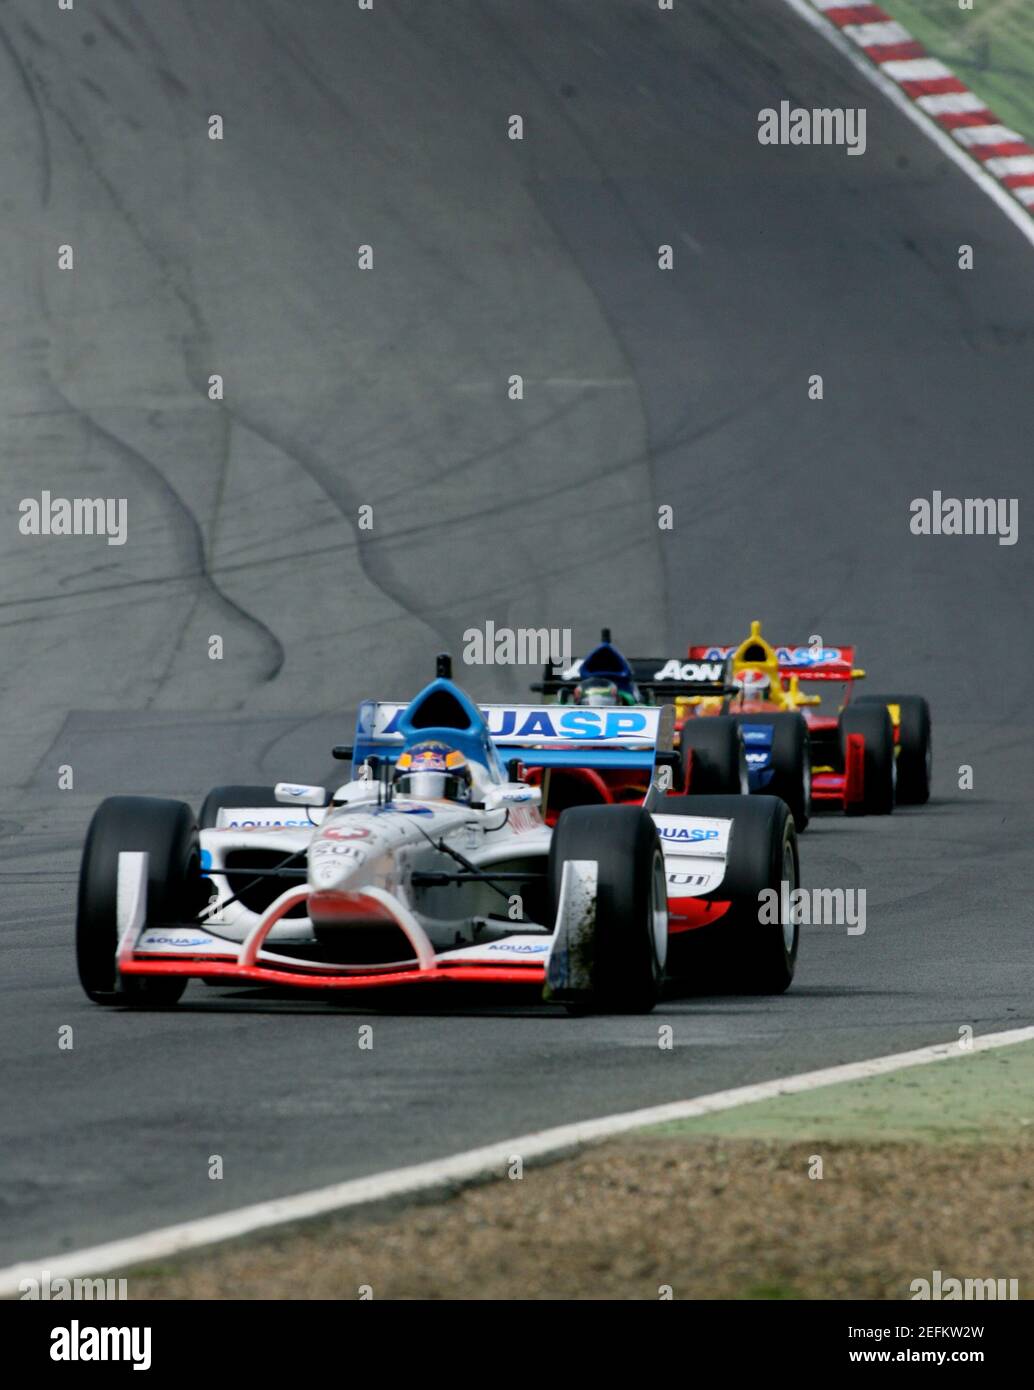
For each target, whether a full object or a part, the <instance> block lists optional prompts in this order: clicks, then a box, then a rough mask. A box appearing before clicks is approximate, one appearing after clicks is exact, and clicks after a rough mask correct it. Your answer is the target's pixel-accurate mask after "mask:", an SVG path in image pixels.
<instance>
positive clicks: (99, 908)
mask: <svg viewBox="0 0 1034 1390" xmlns="http://www.w3.org/2000/svg"><path fill="white" fill-rule="evenodd" d="M123 850H144V851H146V853H147V855H148V863H147V921H148V924H149V925H157V924H159V923H175V922H179V923H182V922H184V921H189V920H190V919H191V917H193V916H194V915H196V913H197V912H198V911H199V910H200V908H201V906H202V905H203V902H204V898H203V895H202V893H201V879H200V874H199V869H200V850H199V847H198V833H197V826H196V825H195V824H194V815H193V812H192V811H191V809H190V807H189V806H187V805H185V804H184V803H183V802H181V801H164V800H160V799H159V798H157V797H148V796H109V797H108V798H107V800H106V801H102V802H101V804H100V806H98V808H97V810H96V811H95V812H94V815H93V819H92V820H91V821H90V827H89V829H88V831H87V832H86V843H85V844H84V846H83V857H82V861H81V864H80V868H79V903H78V912H77V914H76V924H75V947H76V963H77V965H78V970H79V980H80V983H81V984H82V987H83V989H84V990H85V991H86V994H87V995H88V997H89V998H90V999H92V1000H93V1002H94V1003H95V1004H136V1005H149V1004H153V1005H163V1004H175V1003H176V1001H177V1000H178V999H179V998H180V996H181V995H182V993H183V991H184V990H185V989H186V987H187V981H186V979H179V978H176V977H175V976H172V977H169V978H165V979H163V978H161V977H154V978H153V979H148V978H146V977H144V976H139V975H133V976H125V977H123V976H121V975H119V973H118V970H117V968H116V952H117V950H118V915H117V908H118V857H119V854H120V853H121V852H122V851H123Z"/></svg>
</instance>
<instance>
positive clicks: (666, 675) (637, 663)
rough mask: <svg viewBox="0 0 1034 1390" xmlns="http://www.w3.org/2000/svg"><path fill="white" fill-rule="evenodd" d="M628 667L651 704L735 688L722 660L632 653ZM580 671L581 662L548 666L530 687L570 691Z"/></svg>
mask: <svg viewBox="0 0 1034 1390" xmlns="http://www.w3.org/2000/svg"><path fill="white" fill-rule="evenodd" d="M628 668H629V670H630V672H631V675H632V679H633V681H634V682H635V684H636V686H637V687H638V690H639V693H640V695H641V696H642V698H643V699H644V700H647V701H649V702H651V703H654V704H663V703H664V701H665V700H677V699H680V698H685V697H687V696H691V695H728V694H731V693H732V692H733V690H734V687H733V686H731V685H729V684H728V683H727V681H726V675H725V671H726V665H725V661H724V660H723V659H719V660H714V661H703V660H697V659H691V660H689V661H687V660H686V659H685V658H684V657H678V656H673V657H663V656H634V657H630V658H629V659H628ZM581 674H582V663H581V661H575V662H573V663H572V664H571V665H570V666H567V667H564V668H563V669H561V668H560V667H557V666H553V665H549V666H546V667H545V669H544V671H543V673H542V680H541V681H539V682H537V683H536V684H535V685H533V686H532V687H531V689H532V690H533V691H535V692H536V693H537V694H541V695H563V694H565V693H570V692H572V691H573V690H574V688H575V686H576V685H577V684H578V682H579V680H580V679H581Z"/></svg>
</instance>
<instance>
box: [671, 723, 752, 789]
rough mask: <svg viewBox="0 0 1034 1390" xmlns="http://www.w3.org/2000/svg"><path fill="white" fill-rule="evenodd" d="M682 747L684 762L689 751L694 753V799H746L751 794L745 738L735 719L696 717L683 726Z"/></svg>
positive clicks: (692, 763)
mask: <svg viewBox="0 0 1034 1390" xmlns="http://www.w3.org/2000/svg"><path fill="white" fill-rule="evenodd" d="M679 747H680V750H681V752H682V759H683V762H685V761H686V753H687V751H688V750H690V749H691V750H692V754H693V756H692V760H691V763H690V774H689V791H690V794H691V795H692V796H700V795H704V796H708V795H716V794H717V795H721V794H723V793H728V794H729V795H732V796H736V795H741V796H746V795H747V793H748V792H749V791H750V782H749V779H748V775H747V755H746V752H745V750H744V747H743V735H742V733H741V732H740V729H739V725H738V723H737V721H736V720H735V719H730V718H729V716H728V715H724V714H715V715H705V716H704V717H703V718H700V717H699V716H693V717H691V718H689V719H687V720H686V721H685V723H684V724H683V726H682V732H681V735H680V743H679Z"/></svg>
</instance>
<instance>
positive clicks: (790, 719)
mask: <svg viewBox="0 0 1034 1390" xmlns="http://www.w3.org/2000/svg"><path fill="white" fill-rule="evenodd" d="M734 718H735V719H736V721H737V723H739V724H740V726H741V727H745V728H750V727H751V726H757V725H767V726H771V729H772V753H771V768H772V777H771V780H770V781H769V783H768V785H767V786H766V787H765V788H764V792H765V793H766V794H767V795H768V796H778V797H781V798H782V799H783V801H785V802H786V804H787V806H789V808H790V810H791V811H792V812H793V822H794V825H795V826H796V827H797V829H798V831H801V830H804V829H805V828H806V826H807V824H808V821H809V820H810V819H811V736H810V734H809V733H808V725H807V723H806V722H805V718H804V715H803V714H792V713H786V714H777V713H772V714H739V715H735V716H734Z"/></svg>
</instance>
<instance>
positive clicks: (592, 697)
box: [571, 676, 621, 705]
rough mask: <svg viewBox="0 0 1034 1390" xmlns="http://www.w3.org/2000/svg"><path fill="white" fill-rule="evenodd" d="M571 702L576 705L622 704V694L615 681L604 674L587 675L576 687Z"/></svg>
mask: <svg viewBox="0 0 1034 1390" xmlns="http://www.w3.org/2000/svg"><path fill="white" fill-rule="evenodd" d="M571 703H572V704H575V705H620V704H621V695H620V693H619V691H618V688H617V686H616V685H615V683H614V682H613V681H609V680H607V679H605V677H603V676H587V677H586V678H585V680H583V681H580V682H579V684H578V685H576V686H575V688H574V694H573V696H572V697H571Z"/></svg>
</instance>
